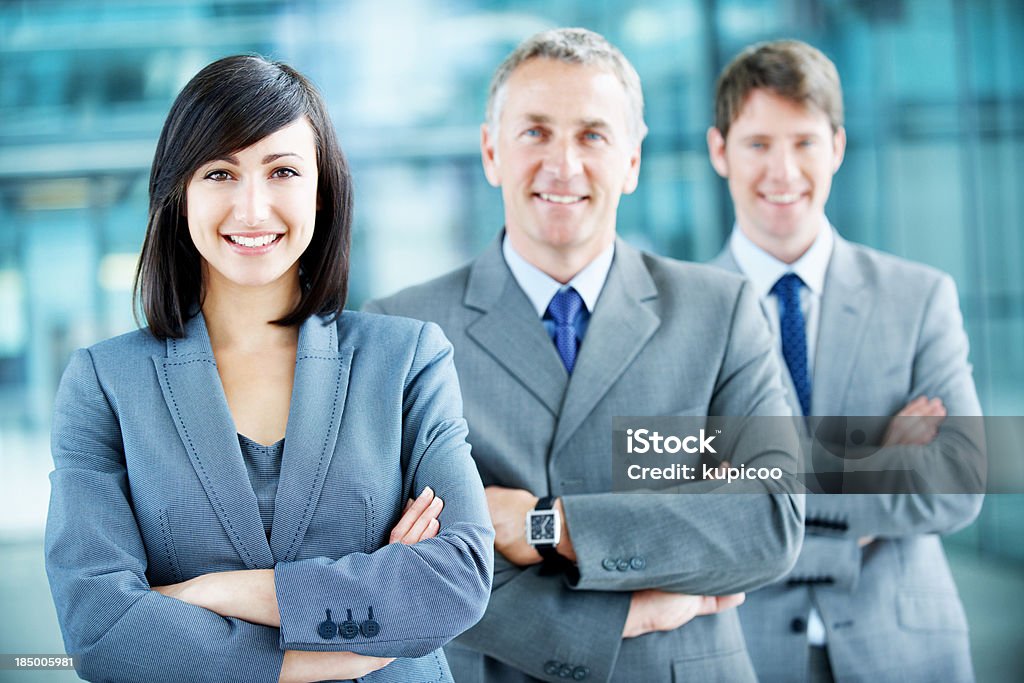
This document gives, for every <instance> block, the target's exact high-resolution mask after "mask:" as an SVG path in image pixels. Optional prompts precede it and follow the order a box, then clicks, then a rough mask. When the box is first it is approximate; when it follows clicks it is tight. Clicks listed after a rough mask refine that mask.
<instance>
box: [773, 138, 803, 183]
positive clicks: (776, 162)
mask: <svg viewBox="0 0 1024 683" xmlns="http://www.w3.org/2000/svg"><path fill="white" fill-rule="evenodd" d="M768 176H769V178H771V179H772V180H778V181H786V182H789V181H791V180H796V179H797V178H799V177H800V167H799V166H798V165H797V160H796V153H795V152H794V151H793V150H792V149H789V148H786V147H783V146H781V145H779V146H776V147H775V148H774V149H773V150H772V151H771V154H770V155H769V156H768Z"/></svg>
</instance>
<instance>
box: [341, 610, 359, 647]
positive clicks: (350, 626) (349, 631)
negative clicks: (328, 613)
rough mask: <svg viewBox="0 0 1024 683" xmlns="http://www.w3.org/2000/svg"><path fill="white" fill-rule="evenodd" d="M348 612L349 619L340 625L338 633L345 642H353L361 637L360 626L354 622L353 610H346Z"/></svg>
mask: <svg viewBox="0 0 1024 683" xmlns="http://www.w3.org/2000/svg"><path fill="white" fill-rule="evenodd" d="M346 611H347V612H348V619H346V620H345V621H343V622H341V623H340V624H338V633H340V634H341V637H342V638H344V639H345V640H352V639H353V638H355V637H356V636H358V635H359V624H357V623H356V622H354V621H352V610H346Z"/></svg>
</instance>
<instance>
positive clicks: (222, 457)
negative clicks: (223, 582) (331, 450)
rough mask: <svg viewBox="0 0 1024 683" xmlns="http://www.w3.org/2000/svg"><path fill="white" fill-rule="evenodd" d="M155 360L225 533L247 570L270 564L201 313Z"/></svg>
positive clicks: (181, 433) (183, 438)
mask: <svg viewBox="0 0 1024 683" xmlns="http://www.w3.org/2000/svg"><path fill="white" fill-rule="evenodd" d="M153 362H154V364H155V365H156V371H157V376H158V378H159V380H160V389H161V390H162V392H163V395H164V401H166V403H167V408H168V410H169V411H170V413H171V418H172V419H173V420H174V425H175V427H176V428H177V431H178V436H179V437H180V438H181V441H182V443H183V444H184V446H185V450H186V451H187V452H188V457H189V459H190V460H191V461H192V467H193V468H195V471H196V475H197V476H198V477H199V481H200V482H201V483H202V486H203V489H204V490H205V491H206V495H207V497H208V498H209V500H210V504H211V505H212V506H213V509H214V511H215V512H216V514H217V518H218V519H219V520H220V523H221V525H222V526H223V527H224V531H225V532H226V533H227V535H228V537H229V538H230V539H231V543H232V544H233V545H234V546H235V549H236V550H237V551H238V555H239V556H240V557H241V558H242V561H243V562H245V566H246V567H248V568H249V569H259V568H265V567H270V566H272V565H273V564H274V558H273V557H272V556H271V553H270V545H269V544H268V543H267V536H266V534H265V532H264V530H263V522H262V521H261V520H260V511H259V506H258V505H257V503H256V494H255V493H254V492H253V490H252V485H251V484H250V482H249V475H248V473H247V472H246V469H245V463H244V462H243V460H242V450H241V447H240V446H239V444H238V434H237V432H236V431H235V423H234V420H233V419H232V417H231V411H230V410H229V409H228V402H227V398H226V397H225V396H224V388H223V386H222V385H221V381H220V375H218V374H217V363H216V361H215V360H214V358H213V349H212V347H211V346H210V337H209V334H208V333H207V331H206V321H205V320H204V319H203V314H202V313H198V314H197V315H196V316H195V317H193V318H192V319H191V320H189V322H188V323H187V325H186V327H185V337H184V338H183V339H168V340H167V355H166V357H160V356H154V357H153ZM168 485H169V486H174V485H175V482H168Z"/></svg>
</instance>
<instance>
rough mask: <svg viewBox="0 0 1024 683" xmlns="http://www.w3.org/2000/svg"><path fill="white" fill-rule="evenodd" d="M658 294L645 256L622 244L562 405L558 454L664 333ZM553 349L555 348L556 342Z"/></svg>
mask: <svg viewBox="0 0 1024 683" xmlns="http://www.w3.org/2000/svg"><path fill="white" fill-rule="evenodd" d="M657 296H658V290H657V288H656V287H655V285H654V281H653V280H652V279H651V276H650V273H648V272H647V268H646V267H645V266H644V263H643V259H642V258H641V256H640V253H639V252H638V251H636V250H635V249H633V248H632V247H630V246H629V245H627V244H626V243H625V242H623V241H622V240H617V241H616V243H615V259H614V261H613V262H612V267H611V269H610V270H609V271H608V279H607V280H606V281H605V284H604V287H603V288H602V290H601V296H600V298H599V299H598V301H597V304H596V306H595V307H594V312H593V315H592V316H591V318H590V323H589V324H588V326H587V334H586V336H585V337H584V338H583V344H582V345H581V346H580V353H579V357H578V358H577V359H576V367H575V368H574V370H573V374H572V379H571V380H570V381H569V387H568V389H567V391H566V394H565V400H564V401H563V403H562V411H561V415H560V417H559V420H558V426H557V428H556V429H555V439H554V443H553V445H552V449H551V453H552V454H556V453H558V451H559V450H560V449H561V448H562V447H563V446H564V445H565V443H566V442H567V441H568V440H569V438H570V437H571V436H572V435H573V433H574V432H575V431H576V430H577V429H579V427H580V425H581V424H583V421H584V420H585V419H586V418H587V416H588V415H590V413H591V412H592V411H593V409H594V406H596V405H597V403H598V402H599V401H600V400H601V399H602V398H604V396H605V394H607V393H608V390H609V389H611V387H612V385H613V384H614V383H615V380H617V379H618V378H619V376H620V375H621V374H622V373H623V372H624V371H625V370H626V368H627V367H629V365H630V363H632V362H633V360H634V359H635V358H636V356H637V354H639V353H640V350H641V349H643V347H644V345H645V344H647V341H648V340H649V339H650V338H651V337H652V336H653V335H654V332H655V330H657V329H658V327H659V325H660V324H661V320H660V318H658V316H657V315H655V314H654V313H652V312H651V311H650V310H649V309H648V308H647V306H645V305H644V302H646V301H649V300H651V299H654V298H656V297H657ZM546 336H547V335H545V337H546ZM548 346H549V347H551V348H553V345H552V344H551V340H550V339H548ZM556 359H557V354H556Z"/></svg>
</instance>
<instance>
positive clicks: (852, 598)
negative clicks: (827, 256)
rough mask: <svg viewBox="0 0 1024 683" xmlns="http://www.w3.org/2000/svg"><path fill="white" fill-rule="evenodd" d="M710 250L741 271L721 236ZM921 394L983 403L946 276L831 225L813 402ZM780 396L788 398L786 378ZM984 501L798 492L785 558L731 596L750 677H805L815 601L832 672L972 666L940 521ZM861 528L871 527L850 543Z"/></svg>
mask: <svg viewBox="0 0 1024 683" xmlns="http://www.w3.org/2000/svg"><path fill="white" fill-rule="evenodd" d="M712 263H714V264H715V265H718V266H721V267H723V268H726V269H728V270H732V271H735V272H739V268H738V266H737V265H736V262H735V260H734V259H733V257H732V254H731V252H730V251H729V249H728V247H726V249H725V251H723V252H722V253H721V254H719V256H718V257H717V258H716V259H715V260H714V261H713V262H712ZM780 362H781V360H780ZM785 375H786V377H785V379H786V382H787V384H789V386H791V383H790V380H789V377H788V373H785ZM921 395H925V396H929V397H935V396H938V397H939V398H941V399H942V401H943V402H944V404H945V406H946V409H947V411H948V414H949V415H980V414H981V407H980V405H979V403H978V397H977V393H976V392H975V388H974V381H973V379H972V377H971V366H970V365H969V364H968V362H967V335H966V333H965V332H964V326H963V319H962V317H961V315H960V306H959V301H958V299H957V293H956V287H955V285H954V284H953V280H952V279H951V278H950V277H949V276H948V275H946V274H944V273H941V272H939V271H937V270H934V269H932V268H929V267H926V266H923V265H920V264H916V263H911V262H909V261H905V260H902V259H898V258H896V257H894V256H890V255H888V254H883V253H881V252H878V251H875V250H873V249H869V248H867V247H863V246H860V245H856V244H851V243H850V242H847V241H846V240H844V239H842V238H841V237H839V235H838V234H837V235H836V241H835V246H834V249H833V253H832V258H831V260H830V262H829V267H828V271H827V274H826V277H825V286H824V291H823V295H822V300H821V318H820V326H819V330H818V340H817V351H816V355H815V362H814V376H813V383H812V397H811V412H812V414H814V415H830V416H833V415H834V416H843V415H845V416H861V415H866V416H889V415H893V414H895V413H896V412H898V411H899V410H900V409H901V408H902V407H903V406H904V405H905V404H906V403H907V402H909V401H910V400H912V399H914V398H916V397H918V396H921ZM788 397H789V400H790V403H791V405H792V406H794V407H795V406H796V400H795V394H794V393H793V392H792V390H790V392H789V396H788ZM795 412H797V413H799V408H798V407H795ZM962 426H963V423H962V422H961V423H956V422H955V421H951V420H947V422H946V423H945V425H944V426H943V428H942V429H941V430H940V433H939V436H938V437H937V438H936V439H935V441H934V442H932V444H930V445H929V446H927V447H923V449H924V451H925V457H932V458H934V462H935V463H937V466H940V465H938V463H941V462H942V458H943V457H945V455H948V454H950V453H954V457H956V456H955V453H956V452H959V453H961V454H963V453H965V451H964V449H967V448H977V447H978V444H977V443H976V439H975V437H976V435H975V433H974V432H973V430H967V431H966V432H963V431H961V430H960V428H961V427H962ZM981 502H982V496H981V495H969V494H932V495H916V494H915V495H910V494H890V495H881V494H875V495H850V494H848V495H808V496H807V520H806V525H807V535H806V537H805V539H804V544H803V549H802V550H801V552H800V558H799V559H798V561H797V564H796V566H795V567H794V568H793V571H792V572H791V573H790V574H789V575H788V576H787V577H786V578H785V579H784V580H783V581H781V582H779V583H776V584H773V585H772V586H768V587H766V588H763V589H761V590H759V591H756V592H754V593H752V594H750V595H748V596H747V601H746V603H745V604H744V605H743V606H742V607H741V608H740V617H741V619H742V621H743V630H744V633H745V634H746V638H747V645H748V648H749V650H750V655H751V658H752V659H753V660H754V666H755V668H756V669H757V673H758V676H759V677H760V679H761V680H762V681H766V682H771V681H786V682H787V683H788V682H799V681H802V680H804V677H805V670H804V666H805V663H806V661H807V636H806V633H805V629H806V618H807V614H808V612H809V610H810V607H811V605H812V604H813V605H815V606H816V607H817V608H818V611H819V613H820V614H821V617H822V620H823V621H824V623H825V629H826V633H827V640H828V653H829V659H830V661H831V664H832V670H833V674H834V676H835V678H836V680H837V681H840V682H845V681H894V682H899V683H909V682H911V681H922V682H924V681H970V680H973V673H972V668H971V660H970V652H969V650H968V641H967V622H966V619H965V617H964V612H963V608H962V607H961V605H960V599H959V597H958V595H957V591H956V586H955V585H954V584H953V579H952V577H951V576H950V573H949V567H948V566H947V564H946V559H945V555H944V554H943V552H942V545H941V542H940V540H939V537H938V534H941V533H948V532H951V531H955V530H957V529H959V528H961V527H964V526H967V525H968V524H970V523H971V521H972V520H973V519H974V518H975V516H976V515H977V514H978V511H979V509H980V508H981ZM862 536H875V537H877V538H876V540H875V541H874V542H873V543H871V544H870V545H868V546H866V547H864V548H859V547H858V544H857V540H858V538H860V537H862Z"/></svg>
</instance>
